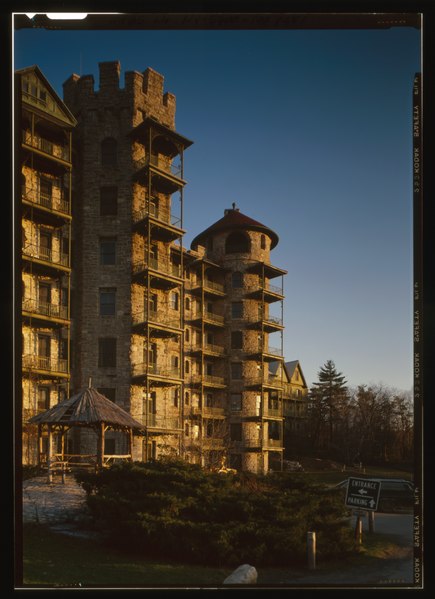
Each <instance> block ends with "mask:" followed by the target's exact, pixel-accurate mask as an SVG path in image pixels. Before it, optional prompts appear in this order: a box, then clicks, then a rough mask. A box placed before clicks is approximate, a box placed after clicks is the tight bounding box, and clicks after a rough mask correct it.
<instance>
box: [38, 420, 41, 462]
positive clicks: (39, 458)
mask: <svg viewBox="0 0 435 599" xmlns="http://www.w3.org/2000/svg"><path fill="white" fill-rule="evenodd" d="M41 464H42V424H38V468H41Z"/></svg>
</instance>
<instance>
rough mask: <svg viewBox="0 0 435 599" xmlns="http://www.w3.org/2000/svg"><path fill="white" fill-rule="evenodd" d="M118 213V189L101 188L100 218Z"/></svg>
mask: <svg viewBox="0 0 435 599" xmlns="http://www.w3.org/2000/svg"><path fill="white" fill-rule="evenodd" d="M117 213H118V188H117V187H101V189H100V216H113V215H115V214H117Z"/></svg>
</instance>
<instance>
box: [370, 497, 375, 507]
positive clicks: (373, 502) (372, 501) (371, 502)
mask: <svg viewBox="0 0 435 599" xmlns="http://www.w3.org/2000/svg"><path fill="white" fill-rule="evenodd" d="M369 505H370V507H371V508H374V507H375V505H376V501H374V499H371V500H370V501H369Z"/></svg>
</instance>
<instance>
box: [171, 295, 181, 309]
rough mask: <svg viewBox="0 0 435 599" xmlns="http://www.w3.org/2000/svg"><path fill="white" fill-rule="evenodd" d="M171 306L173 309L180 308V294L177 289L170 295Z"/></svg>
mask: <svg viewBox="0 0 435 599" xmlns="http://www.w3.org/2000/svg"><path fill="white" fill-rule="evenodd" d="M169 306H170V307H171V308H172V309H173V310H178V308H179V295H178V293H177V292H176V291H173V292H172V293H171V295H170V298H169Z"/></svg>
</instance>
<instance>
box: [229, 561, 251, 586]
mask: <svg viewBox="0 0 435 599" xmlns="http://www.w3.org/2000/svg"><path fill="white" fill-rule="evenodd" d="M257 576H258V575H257V570H256V569H255V568H254V566H250V565H249V564H243V565H242V566H239V567H238V568H237V569H236V570H234V572H233V573H232V574H230V575H229V576H227V578H225V580H224V584H256V583H257Z"/></svg>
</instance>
